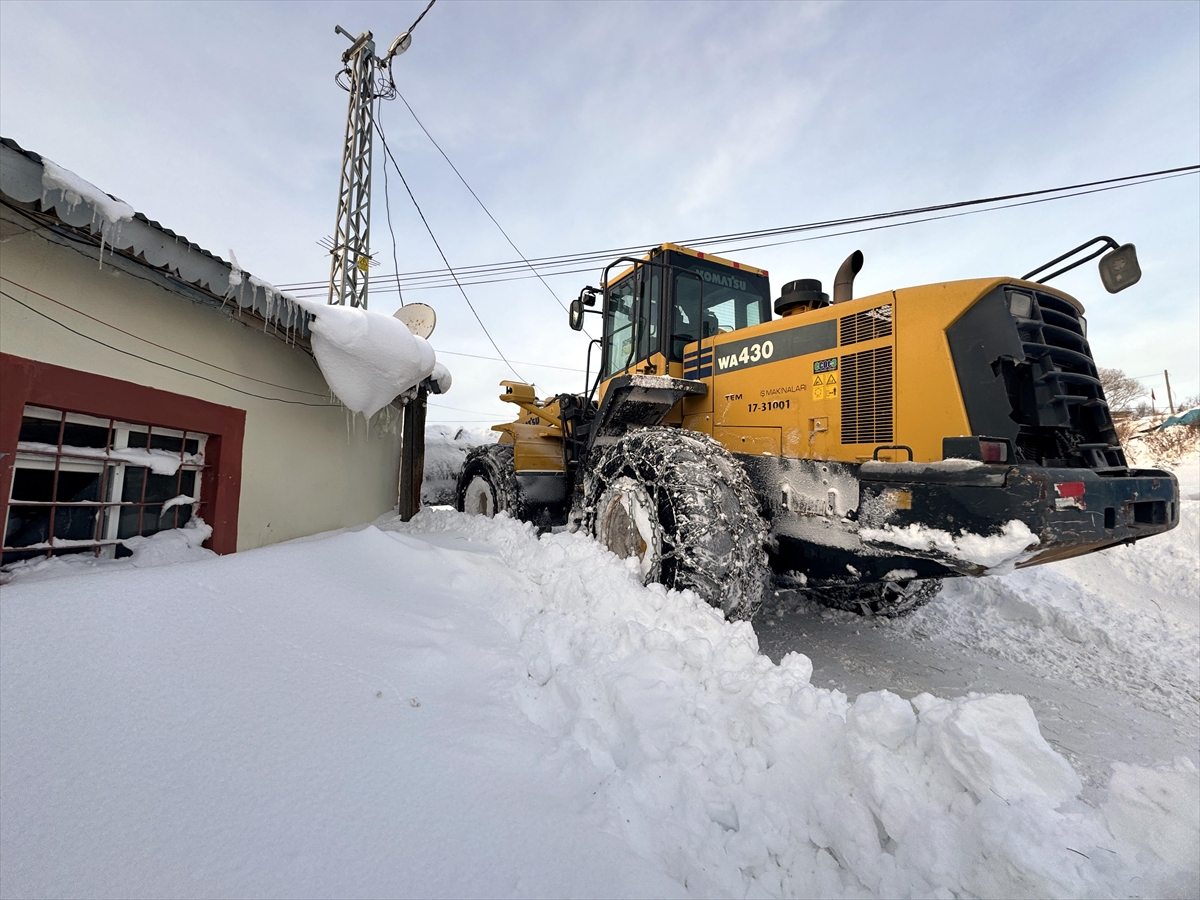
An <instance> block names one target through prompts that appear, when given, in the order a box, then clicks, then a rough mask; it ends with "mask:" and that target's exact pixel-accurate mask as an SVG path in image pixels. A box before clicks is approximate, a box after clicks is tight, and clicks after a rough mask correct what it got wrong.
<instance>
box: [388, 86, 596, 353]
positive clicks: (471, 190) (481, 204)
mask: <svg viewBox="0 0 1200 900" xmlns="http://www.w3.org/2000/svg"><path fill="white" fill-rule="evenodd" d="M396 96H397V97H399V98H400V100H401V102H402V103H403V104H404V106H405V108H407V109H408V112H409V114H410V115H411V116H412V117H413V121H414V122H416V123H417V126H418V127H419V128H420V129H421V130H422V131H423V132H425V137H427V138H429V142H430V143H431V144H433V146H434V147H436V148H437V152H438V153H440V154H442V159H444V160H445V161H446V164H447V165H449V166H450V168H451V169H453V170H454V174H455V175H457V176H458V180H459V181H461V182H462V183H463V187H465V188H466V189H467V191H468V192H469V193H470V194H471V196H472V197H474V198H475V202H476V203H478V204H479V208H480V209H482V210H483V211H484V213H485V214H486V215H487V217H488V218H489V219H491V220H492V224H493V225H495V226H496V228H497V229H498V230H499V231H500V233H501V234H502V235H504V239H505V240H506V241H508V246H510V247H512V248H513V250H515V251H516V254H517V256H519V257H521V262H523V263H524V264H525V265H526V266H528V267H529V271H531V272H532V273H533V274H534V275H536V276H537V279H538V281H540V282H541V283H542V286H543V287H545V289H546V290H547V291H549V292H550V296H551V297H553V298H554V302H555V303H557V304H558V305H559V306H561V307H562V308H563V311H564V312H566V311H567V306H566V304H565V303H563V302H562V300H561V299H559V296H558V294H556V293H554V288H552V287H550V285H549V284H548V283H547V282H546V279H545V278H543V277H542V275H541V273H540V272H539V271H538V270H537V269H535V268H534V267H533V264H532V263H531V262H530V261H529V260H528V259H526V258H525V254H524V253H522V252H521V249H520V248H519V247H518V246H517V245H516V244H515V243H514V242H513V239H512V238H510V237H509V236H508V232H507V231H505V230H504V226H502V225H501V224H500V223H499V222H497V221H496V217H495V216H493V215H492V211H491V210H490V209H488V208H487V206H485V205H484V202H483V201H482V200H480V199H479V195H478V194H476V193H475V189H474V188H472V187H471V186H470V185H469V184H467V179H465V178H463V175H462V172H460V171H458V166H456V165H454V162H453V161H452V160H451V159H450V157H449V156H447V155H446V151H445V150H443V149H442V145H441V144H439V143H438V142H437V141H436V140H434V137H433V135H432V134H430V133H429V129H428V128H426V127H425V123H424V122H422V121H421V120H420V119H419V118H418V117H417V114H416V112H415V111H414V110H413V108H412V105H411V104H410V103H409V102H408V99H407V98H406V97H405V96H404V95H403V94H402V93H400V92H399V91H396ZM396 271H397V272H399V271H400V267H399V266H397V267H396ZM399 281H400V279H399V278H397V279H396V282H397V284H399ZM584 334H587V336H588V337H589V338H590V337H591V334H588V332H587V330H586V329H584Z"/></svg>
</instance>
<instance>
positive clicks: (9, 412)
mask: <svg viewBox="0 0 1200 900" xmlns="http://www.w3.org/2000/svg"><path fill="white" fill-rule="evenodd" d="M398 418H399V416H398V413H396V412H395V411H394V410H391V409H386V408H385V410H384V411H383V412H382V413H380V415H379V416H377V417H376V419H375V420H373V422H372V424H371V427H370V428H367V427H365V426H364V424H363V421H362V419H361V417H360V418H359V421H358V422H357V424H355V423H353V422H352V420H351V417H350V415H349V414H348V413H347V411H346V410H345V409H344V408H343V407H342V406H341V405H340V404H338V403H337V402H336V401H335V400H334V399H333V398H332V395H331V393H330V390H329V387H328V386H327V385H326V383H325V380H324V379H323V377H322V376H321V372H320V370H319V369H318V368H317V365H316V363H315V361H314V359H313V357H312V354H311V352H310V348H309V342H308V325H307V320H306V316H305V314H304V312H303V311H301V310H300V309H299V308H298V307H296V306H295V305H294V304H292V303H291V302H290V301H288V300H286V299H285V298H283V297H282V296H281V295H280V294H279V293H278V292H277V291H275V290H274V289H273V288H272V287H271V286H270V285H269V284H265V283H264V282H262V281H260V280H259V279H257V278H254V277H253V276H251V275H249V274H248V273H246V272H242V271H241V270H240V269H238V268H237V266H236V264H235V263H231V262H226V261H225V260H223V259H221V258H220V257H218V256H215V255H213V254H212V253H210V252H209V251H207V250H204V249H202V248H200V247H198V246H196V245H195V244H192V243H189V242H188V240H187V239H186V238H183V237H181V236H179V235H176V234H175V233H174V232H172V231H170V230H168V229H166V228H164V227H163V226H161V225H159V224H158V223H157V222H153V221H150V220H149V219H147V218H146V217H145V216H144V215H142V214H141V213H134V211H133V210H132V209H131V208H130V207H129V206H127V205H126V204H124V203H122V202H121V201H119V200H116V199H114V198H112V197H110V196H108V195H105V194H103V193H102V192H100V191H97V190H96V189H95V188H93V187H92V186H91V185H89V184H87V183H86V182H83V181H81V180H79V179H78V178H76V177H75V176H74V175H72V174H71V173H70V172H66V171H65V170H62V169H60V168H58V167H57V166H55V165H54V164H53V163H51V162H49V161H43V159H42V158H41V157H39V156H38V155H37V154H35V153H30V152H28V151H26V150H23V149H22V148H20V147H19V146H18V145H17V144H15V143H14V142H12V141H10V140H7V139H3V140H2V141H0V521H3V522H4V547H3V562H4V563H5V564H8V563H11V562H15V561H18V560H21V559H26V558H30V557H34V556H39V555H52V554H53V555H58V554H63V553H77V552H87V553H92V554H96V555H104V556H121V555H125V554H127V553H128V551H127V550H126V549H125V548H124V547H123V545H122V542H123V541H125V540H126V539H128V538H131V537H134V536H137V535H151V534H154V533H155V532H158V531H161V530H164V529H169V528H176V527H182V526H184V525H186V524H187V523H188V521H189V520H190V519H191V518H192V517H193V516H198V517H200V518H202V519H203V521H204V522H206V523H207V524H208V525H211V526H212V535H211V538H209V540H208V541H207V543H206V546H209V547H211V548H212V549H213V550H215V551H216V552H218V553H231V552H233V551H235V550H245V549H248V548H252V547H260V546H263V545H265V544H272V543H275V542H277V541H283V540H287V539H289V538H295V537H299V536H302V535H308V534H313V533H315V532H319V531H325V530H329V529H334V528H339V527H342V526H346V525H352V524H357V523H360V522H364V521H369V520H370V519H372V518H375V517H376V516H378V515H380V514H382V513H384V512H386V511H387V510H388V509H390V508H392V507H394V506H395V503H396V491H397V473H398V466H399V455H400V429H399V427H397V419H398ZM191 533H193V534H195V530H194V529H193V531H192V532H191Z"/></svg>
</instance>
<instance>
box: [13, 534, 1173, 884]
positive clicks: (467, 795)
mask: <svg viewBox="0 0 1200 900" xmlns="http://www.w3.org/2000/svg"><path fill="white" fill-rule="evenodd" d="M381 529H383V530H381ZM811 672H812V667H811V664H810V662H809V660H808V659H807V658H806V657H805V656H802V655H800V654H797V653H792V654H789V655H788V656H786V657H784V658H783V660H782V661H781V663H780V664H779V665H775V664H773V663H772V662H771V661H770V660H769V659H767V658H766V657H765V656H763V655H762V654H760V653H759V652H758V644H757V639H756V637H755V634H754V632H753V630H752V629H751V627H750V626H749V624H747V623H745V622H726V621H725V620H724V619H723V618H722V617H721V615H720V614H719V613H718V612H717V611H715V610H714V609H712V608H711V607H709V606H708V605H706V604H705V603H703V602H702V601H700V600H699V598H697V597H696V596H695V595H694V594H692V593H690V592H687V593H683V594H679V593H675V592H668V591H667V590H665V589H663V588H662V587H661V586H651V587H648V588H646V587H642V586H641V584H640V583H639V581H638V579H637V577H636V575H635V573H634V571H633V569H632V563H627V562H625V561H621V560H618V559H616V558H615V557H614V556H612V555H611V554H609V553H607V552H605V551H603V550H602V549H601V548H600V547H599V546H598V545H597V544H596V543H595V542H593V541H590V540H587V539H585V538H583V537H582V536H580V535H575V534H567V533H562V534H548V535H544V536H543V537H541V538H540V539H539V538H538V537H537V536H536V534H535V533H534V530H533V529H532V528H531V527H530V526H528V525H524V524H521V523H517V522H514V521H511V520H509V519H507V518H506V517H501V518H498V519H495V520H488V519H483V518H480V517H467V516H462V515H460V514H457V513H452V512H449V511H439V510H426V511H424V512H422V513H421V514H420V515H419V516H418V517H417V518H416V519H414V521H413V522H411V523H408V524H407V525H404V524H401V523H399V522H398V521H390V522H385V523H380V527H379V528H376V527H368V528H366V529H364V530H362V531H359V532H355V533H343V534H338V535H334V536H329V537H322V538H316V539H306V540H304V541H302V542H294V543H290V544H281V545H276V546H273V547H268V548H262V549H259V550H254V551H249V552H245V553H239V554H235V555H233V556H228V557H221V558H215V559H213V558H210V559H207V560H202V561H198V562H193V563H188V564H185V565H179V566H171V567H161V568H157V569H140V570H139V569H133V568H127V569H123V570H120V571H117V570H115V569H113V570H110V571H109V572H108V573H106V575H105V576H104V577H90V578H75V579H72V581H71V584H70V590H63V589H62V585H61V584H59V585H55V584H52V583H49V584H16V585H9V586H7V587H6V588H5V589H4V591H3V594H2V595H0V692H2V699H3V702H2V703H0V801H2V808H3V816H2V817H0V840H2V841H3V845H4V848H5V852H4V853H3V854H2V855H0V894H3V895H5V896H17V895H46V894H71V895H80V894H88V895H94V894H119V895H122V896H147V895H154V896H178V895H184V894H201V893H202V894H206V895H218V894H237V895H250V894H264V893H269V894H273V895H315V894H321V895H325V894H339V895H367V894H371V895H374V894H387V895H389V896H396V895H419V896H430V895H440V896H447V895H453V896H465V895H489V896H548V895H564V896H565V895H581V894H582V895H590V896H630V895H634V896H735V895H736V896H797V895H816V896H826V897H843V896H854V897H861V896H913V895H922V896H946V897H949V896H951V895H958V896H963V895H975V896H1031V895H1033V896H1056V897H1066V896H1111V895H1134V894H1136V895H1140V896H1163V895H1186V894H1189V893H1194V892H1195V890H1196V888H1197V880H1196V871H1195V866H1194V865H1191V863H1190V862H1189V858H1188V857H1187V855H1186V853H1184V854H1183V855H1182V856H1176V855H1175V854H1174V848H1178V847H1179V846H1182V844H1183V843H1184V842H1185V841H1186V839H1187V838H1188V836H1189V834H1190V832H1189V831H1188V828H1189V827H1191V826H1190V825H1189V820H1188V819H1187V817H1188V816H1189V815H1191V809H1190V806H1189V804H1188V803H1187V802H1186V801H1177V800H1175V799H1173V796H1167V797H1164V796H1163V791H1162V790H1161V787H1162V786H1163V785H1166V786H1167V793H1168V794H1170V792H1171V791H1173V790H1174V789H1175V787H1174V786H1175V785H1177V784H1178V785H1182V786H1185V787H1186V784H1187V782H1186V779H1187V777H1188V774H1187V772H1186V771H1185V769H1186V763H1180V764H1179V767H1178V768H1176V769H1171V770H1170V771H1165V772H1158V771H1157V770H1155V771H1151V770H1142V769H1136V770H1135V769H1132V768H1131V769H1129V770H1128V772H1126V773H1125V775H1123V776H1122V778H1123V779H1124V780H1123V781H1122V782H1121V783H1120V785H1119V789H1118V790H1114V791H1113V792H1112V793H1111V794H1110V795H1109V796H1107V797H1106V798H1105V806H1104V811H1103V813H1101V812H1100V811H1098V810H1095V809H1093V808H1091V807H1088V806H1086V805H1085V804H1083V803H1081V802H1079V801H1078V800H1077V799H1075V797H1076V794H1077V793H1078V790H1079V781H1078V778H1077V777H1076V776H1075V773H1074V772H1073V771H1072V770H1071V768H1070V766H1068V765H1067V764H1066V763H1065V762H1064V761H1063V760H1062V758H1061V757H1059V756H1058V755H1057V754H1056V753H1055V752H1054V751H1053V750H1052V749H1051V748H1050V747H1049V746H1048V745H1047V744H1046V742H1045V741H1044V740H1043V739H1042V737H1041V735H1040V734H1039V732H1038V729H1037V725H1036V722H1035V721H1034V719H1033V715H1032V713H1031V712H1030V710H1029V707H1028V705H1027V703H1026V702H1025V701H1024V700H1023V699H1022V698H1020V697H1013V696H1004V695H990V696H985V695H969V696H967V697H963V698H959V699H956V700H939V699H937V698H934V697H932V696H929V695H928V694H924V695H920V696H918V697H916V698H914V700H913V701H912V702H911V703H910V702H908V701H905V700H903V699H901V698H900V697H898V696H896V695H894V694H890V693H888V692H886V691H880V692H873V693H868V694H863V695H861V696H860V697H858V698H857V699H856V700H855V701H854V702H853V703H851V702H849V701H848V700H847V698H846V697H845V695H843V694H842V693H840V692H838V691H828V690H821V689H819V688H816V687H814V686H813V685H812V684H811V683H810V675H811ZM1151 812H1153V815H1155V816H1157V820H1156V825H1155V828H1156V829H1157V831H1155V832H1154V834H1156V835H1161V836H1162V840H1159V841H1157V842H1155V843H1153V844H1151V843H1150V842H1149V840H1148V836H1147V835H1141V836H1133V837H1121V836H1120V834H1118V833H1115V832H1120V833H1126V834H1128V833H1130V832H1132V831H1135V830H1136V828H1137V823H1139V822H1141V821H1143V820H1145V819H1146V818H1147V816H1149V815H1150V814H1151ZM1110 823H1111V827H1110Z"/></svg>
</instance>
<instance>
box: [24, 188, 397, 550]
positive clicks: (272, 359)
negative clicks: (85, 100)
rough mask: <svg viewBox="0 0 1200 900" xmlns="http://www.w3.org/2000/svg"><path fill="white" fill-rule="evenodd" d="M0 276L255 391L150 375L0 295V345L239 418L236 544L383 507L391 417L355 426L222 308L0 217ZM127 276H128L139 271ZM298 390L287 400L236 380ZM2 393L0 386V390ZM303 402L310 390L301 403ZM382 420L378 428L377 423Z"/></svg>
mask: <svg viewBox="0 0 1200 900" xmlns="http://www.w3.org/2000/svg"><path fill="white" fill-rule="evenodd" d="M4 218H5V220H6V221H5V222H4V225H5V226H6V227H5V228H4V234H5V235H6V237H5V239H4V240H3V242H0V275H3V277H4V278H5V279H10V280H11V281H5V282H3V283H2V285H0V286H2V287H3V289H4V291H5V293H8V294H12V295H13V296H15V297H18V298H20V299H21V300H22V301H23V302H25V303H28V304H29V305H30V306H33V307H34V308H35V309H38V310H40V311H41V312H44V313H46V314H47V315H50V316H53V317H54V318H55V319H57V320H58V321H59V322H62V323H64V324H65V325H69V326H70V327H71V328H73V329H75V330H76V331H80V332H83V333H84V334H86V335H90V336H91V337H94V338H96V339H98V340H100V341H103V342H104V343H106V344H111V345H112V346H113V347H117V348H120V349H121V350H126V351H129V352H131V353H136V354H137V355H138V356H144V357H147V358H148V359H153V360H156V361H159V362H162V363H165V364H167V365H170V366H174V367H175V368H177V369H183V370H185V371H187V372H191V373H195V374H197V375H203V376H205V377H208V378H212V379H214V380H215V381H219V382H224V383H225V384H228V385H232V386H235V387H237V388H240V389H242V390H244V391H249V392H251V393H254V394H261V395H264V396H267V397H275V398H287V399H293V400H301V401H304V402H305V403H314V404H318V405H317V406H298V405H292V404H287V403H281V402H277V401H276V400H263V399H256V398H253V397H249V396H246V395H245V394H241V393H238V392H236V391H233V390H229V389H228V388H226V387H221V386H219V385H217V384H213V383H212V382H209V381H204V380H202V379H201V378H197V377H193V376H192V375H187V374H182V373H180V372H173V371H170V370H168V369H164V368H162V367H160V366H156V365H153V364H151V363H148V362H143V361H141V360H138V359H134V358H133V357H131V356H128V355H125V354H123V353H120V352H118V351H117V350H112V349H109V348H107V347H104V346H101V345H100V344H98V343H95V342H94V341H92V340H88V339H86V338H84V337H80V336H78V335H75V334H72V333H71V332H69V331H67V330H66V329H64V328H61V327H59V326H58V325H56V324H54V323H53V322H50V321H48V320H46V319H44V318H42V317H41V316H38V315H36V314H35V313H33V312H30V311H29V310H27V309H25V308H24V307H22V306H20V305H18V304H17V303H14V302H12V301H11V300H9V299H8V298H7V297H0V351H2V352H4V353H9V354H13V355H14V356H23V357H26V358H27V359H34V360H39V361H41V362H46V363H52V364H54V365H58V366H65V367H67V368H72V369H81V370H84V371H87V372H92V373H95V374H98V375H106V376H109V377H111V378H120V379H123V380H125V381H132V382H136V383H138V384H143V385H147V386H149V387H153V388H157V389H159V390H164V391H172V392H174V393H178V394H185V395H188V396H191V397H196V398H198V399H201V400H207V401H209V402H211V403H219V404H222V405H224V406H232V407H236V408H239V409H244V410H245V411H246V434H245V442H244V445H243V449H242V478H241V501H240V507H239V511H238V541H237V546H238V550H246V549H250V548H252V547H260V546H263V545H265V544H273V543H276V542H278V541H284V540H288V539H290V538H295V537H301V536H304V535H309V534H314V533H317V532H320V531H327V530H330V529H335V528H341V527H344V526H347V525H356V524H359V523H362V522H368V521H370V520H372V519H374V518H376V517H377V516H379V515H381V514H382V513H384V512H387V511H388V510H389V509H391V508H393V507H394V506H395V505H396V493H397V482H398V472H399V460H400V422H399V415H398V413H396V411H395V410H392V409H385V410H384V412H381V413H380V414H379V415H377V416H376V421H375V422H374V423H373V424H372V425H371V426H370V427H368V426H367V425H366V423H365V421H364V420H363V417H362V416H361V415H360V416H356V417H355V420H354V421H352V420H351V416H350V414H349V413H348V412H347V410H345V408H344V407H342V406H341V405H339V404H336V403H332V404H331V403H330V402H329V396H330V394H329V388H328V386H327V385H326V384H325V379H324V378H323V377H322V376H321V372H320V369H318V368H317V364H316V362H315V361H314V360H313V358H312V356H311V355H309V354H308V353H306V352H304V351H303V350H301V349H299V348H296V347H292V346H288V345H286V344H285V343H284V342H283V341H282V340H281V339H279V338H277V337H274V336H270V335H266V334H263V333H262V331H261V328H262V323H261V322H259V324H258V327H257V328H255V327H253V326H252V325H251V320H249V319H246V321H245V323H243V322H241V321H239V320H238V318H237V316H236V315H235V314H234V312H233V310H232V309H230V310H227V311H221V310H219V309H217V308H216V307H214V306H212V305H210V304H207V303H203V302H200V301H197V300H193V299H190V298H189V297H186V296H181V295H180V294H178V293H175V292H174V291H171V290H168V289H167V288H166V287H163V286H160V285H161V281H159V276H157V275H156V274H155V273H153V272H152V271H149V270H145V269H142V268H141V267H139V266H137V265H135V264H133V263H130V262H127V261H124V260H110V257H109V256H108V254H106V255H105V258H104V264H103V267H102V268H101V267H98V263H97V258H96V251H95V250H94V249H93V248H90V247H86V246H78V247H76V246H74V245H72V246H60V245H58V244H56V243H53V242H52V240H51V239H50V238H49V237H46V236H43V234H42V233H39V232H28V231H26V232H22V233H18V234H15V235H13V234H12V232H13V231H15V230H18V229H22V228H25V227H28V225H27V223H19V220H18V219H16V217H15V216H12V214H10V213H9V212H8V211H7V210H6V211H5V215H4ZM139 276H140V277H139ZM12 282H16V284H20V285H24V286H26V287H28V288H32V289H33V290H35V291H38V292H40V293H42V294H45V295H47V296H49V297H52V298H54V299H55V300H59V301H61V302H63V303H66V304H68V305H70V306H72V307H75V308H77V309H79V310H82V311H84V312H86V313H87V314H88V315H91V316H95V317H96V318H97V319H100V320H102V321H103V322H106V323H110V324H112V325H116V326H117V327H119V328H122V329H124V330H125V331H128V332H131V333H133V334H135V335H137V336H139V337H142V338H145V339H147V340H149V341H153V342H154V343H156V344H161V345H163V346H164V347H168V348H170V349H171V350H175V351H178V352H179V353H183V354H187V355H188V356H192V357H195V358H196V359H201V360H205V361H206V362H208V363H212V364H213V365H216V366H220V367H222V368H224V369H228V370H231V371H232V372H234V373H238V374H237V375H231V374H229V373H227V372H222V371H219V370H217V369H214V368H210V367H209V366H206V365H203V364H201V363H198V362H194V361H192V360H189V359H185V358H184V357H182V356H179V355H177V354H176V353H171V352H167V351H164V350H160V349H158V348H156V347H153V346H150V345H149V344H146V343H143V342H142V341H139V340H136V339H135V338H132V337H129V336H127V335H124V334H121V333H120V332H118V331H114V330H113V329H111V328H107V327H105V325H102V324H99V323H97V322H95V321H92V320H90V319H88V318H86V317H84V316H81V315H78V314H76V313H74V312H71V311H70V310H67V309H64V308H63V307H61V306H57V305H56V304H54V303H52V302H49V301H47V300H45V299H43V298H41V297H38V296H36V295H32V294H28V293H26V292H25V291H24V290H22V289H21V288H20V287H16V286H15V285H14V284H13V283H12ZM238 376H250V377H252V378H257V379H261V380H263V381H267V382H272V383H273V384H275V385H282V386H284V387H286V388H294V389H298V390H300V391H309V392H312V393H311V394H303V393H297V392H296V391H294V390H285V389H282V388H279V387H270V386H268V385H264V384H260V383H258V382H256V381H251V380H249V379H248V378H245V377H238ZM0 389H2V387H0ZM314 394H315V395H316V396H313V395H314ZM385 418H390V421H385Z"/></svg>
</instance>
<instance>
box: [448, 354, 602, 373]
mask: <svg viewBox="0 0 1200 900" xmlns="http://www.w3.org/2000/svg"><path fill="white" fill-rule="evenodd" d="M438 356H466V357H470V358H471V359H486V360H489V361H491V362H502V363H505V364H507V363H508V360H506V359H501V358H500V357H499V356H480V355H479V354H478V353H459V352H458V351H455V350H439V351H438ZM513 362H515V363H516V364H517V365H519V366H537V367H540V368H543V369H559V370H560V371H563V372H582V371H583V369H576V368H574V367H572V366H552V365H550V363H535V362H529V361H528V360H523V359H516V360H513Z"/></svg>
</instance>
